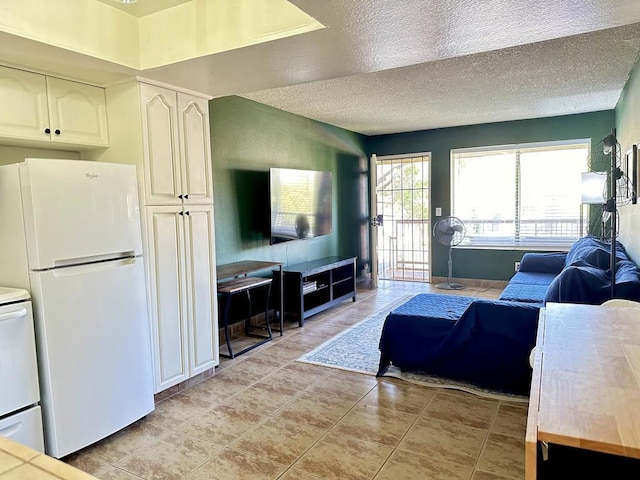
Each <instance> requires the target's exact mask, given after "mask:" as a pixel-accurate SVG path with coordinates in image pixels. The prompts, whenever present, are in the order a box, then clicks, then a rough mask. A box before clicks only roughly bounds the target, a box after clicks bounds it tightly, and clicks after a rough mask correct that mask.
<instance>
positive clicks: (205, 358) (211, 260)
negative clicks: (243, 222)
mask: <svg viewBox="0 0 640 480" xmlns="http://www.w3.org/2000/svg"><path fill="white" fill-rule="evenodd" d="M183 218H184V221H185V245H186V255H187V258H186V261H185V263H186V265H187V292H188V296H187V312H188V314H187V317H188V319H189V346H190V355H189V364H190V376H193V375H196V374H198V373H201V372H203V371H205V370H207V369H209V368H212V367H214V366H216V365H218V363H219V359H218V312H217V308H218V307H217V305H218V300H217V293H216V292H217V290H216V265H215V256H214V252H215V248H214V242H215V240H214V235H213V206H211V205H197V206H196V205H191V206H189V207H185V212H184V217H183Z"/></svg>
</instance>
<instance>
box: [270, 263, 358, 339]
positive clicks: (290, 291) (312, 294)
mask: <svg viewBox="0 0 640 480" xmlns="http://www.w3.org/2000/svg"><path fill="white" fill-rule="evenodd" d="M282 275H283V280H282V285H283V289H284V301H283V304H284V306H283V308H284V315H285V316H288V317H290V318H294V319H297V320H298V322H299V324H300V326H301V327H302V326H303V325H304V321H305V319H307V318H309V317H310V316H311V315H315V314H316V313H320V312H322V311H324V310H326V309H327V308H330V307H333V306H334V305H336V304H338V303H341V302H344V301H345V300H348V299H351V300H352V301H353V302H355V301H356V257H325V258H319V259H318V260H311V261H309V262H303V263H297V264H294V265H289V266H288V267H286V268H283V269H282ZM273 278H274V281H273V287H274V289H278V288H279V286H280V272H279V271H274V272H273ZM274 297H275V298H278V295H274Z"/></svg>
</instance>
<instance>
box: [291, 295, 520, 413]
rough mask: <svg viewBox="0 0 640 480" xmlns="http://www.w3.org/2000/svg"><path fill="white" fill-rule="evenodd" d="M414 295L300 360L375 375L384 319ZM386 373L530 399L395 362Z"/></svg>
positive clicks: (502, 397)
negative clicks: (400, 366) (406, 369)
mask: <svg viewBox="0 0 640 480" xmlns="http://www.w3.org/2000/svg"><path fill="white" fill-rule="evenodd" d="M411 297H412V295H405V296H404V297H402V298H400V299H398V300H396V301H395V302H393V303H391V304H389V305H387V306H386V307H384V308H382V309H380V310H379V311H377V312H376V313H374V314H372V315H369V316H368V317H367V318H365V319H364V320H362V321H360V322H358V323H357V324H355V325H353V326H352V327H350V328H349V329H347V330H345V331H343V332H341V333H339V334H338V335H336V336H335V337H333V338H331V339H329V340H327V341H326V342H325V343H323V344H322V345H320V346H318V347H317V348H315V349H314V350H312V351H310V352H308V353H306V354H305V355H303V356H302V357H300V358H298V361H299V362H304V363H312V364H316V365H323V366H325V367H332V368H339V369H342V370H348V371H351V372H359V373H364V374H367V375H375V374H376V372H377V371H378V363H379V362H380V350H378V343H379V341H380V334H381V332H382V326H383V325H384V320H385V318H386V316H387V314H388V313H389V312H390V311H391V310H393V309H394V308H396V307H398V306H399V305H401V304H402V303H404V302H406V301H407V300H408V299H409V298H411ZM384 376H385V377H395V378H399V379H401V380H405V381H407V382H411V383H415V384H418V385H424V386H427V387H439V388H450V389H455V390H462V391H465V392H469V393H472V394H475V395H480V396H483V397H487V398H492V399H495V400H505V401H510V402H528V398H527V397H523V396H519V395H511V394H505V393H503V392H499V391H494V390H489V389H486V388H481V387H478V386H475V385H473V384H470V383H467V382H461V381H456V380H450V379H446V378H442V377H438V376H435V375H430V374H428V373H425V372H419V371H415V372H401V371H400V369H398V368H396V367H394V366H393V365H391V366H390V367H389V369H388V370H387V372H386V373H385V374H384Z"/></svg>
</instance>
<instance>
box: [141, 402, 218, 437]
mask: <svg viewBox="0 0 640 480" xmlns="http://www.w3.org/2000/svg"><path fill="white" fill-rule="evenodd" d="M211 406H212V404H211V402H207V401H205V400H202V399H200V398H198V397H197V396H195V395H185V394H183V393H179V394H177V395H174V396H173V397H169V398H167V399H166V400H163V401H161V402H160V403H158V404H156V408H155V410H154V411H153V412H152V413H150V414H149V415H147V420H148V421H149V422H150V423H152V424H154V425H157V426H159V427H162V428H166V429H169V430H176V429H177V428H179V427H180V426H181V425H182V424H184V423H186V422H187V421H189V420H191V419H192V418H194V417H197V416H201V415H204V414H205V413H206V412H207V410H209V409H210V408H211Z"/></svg>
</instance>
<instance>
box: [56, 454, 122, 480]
mask: <svg viewBox="0 0 640 480" xmlns="http://www.w3.org/2000/svg"><path fill="white" fill-rule="evenodd" d="M64 462H65V463H68V464H69V465H71V466H73V467H76V468H77V469H79V470H82V471H83V472H87V473H89V474H91V475H96V476H97V475H98V474H100V473H102V472H104V471H105V470H107V469H109V468H110V466H111V465H110V464H109V463H107V462H104V461H102V460H100V459H98V458H95V457H92V456H91V455H88V454H87V453H84V450H81V451H80V452H78V453H74V454H71V455H69V456H67V457H65V458H64Z"/></svg>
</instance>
